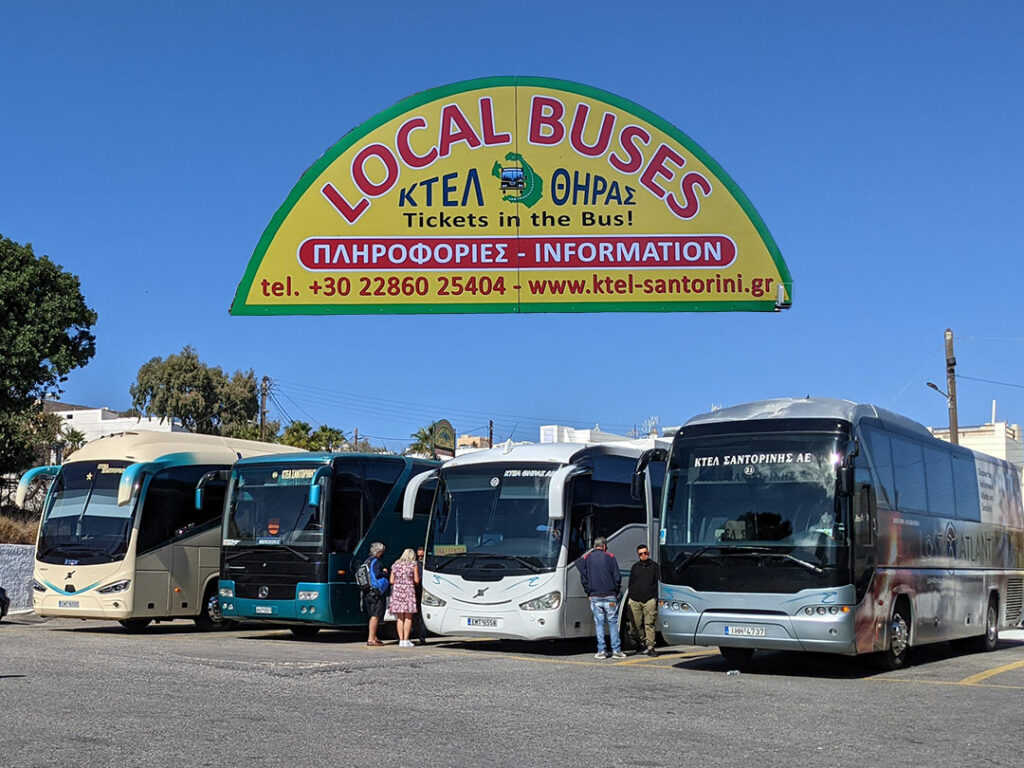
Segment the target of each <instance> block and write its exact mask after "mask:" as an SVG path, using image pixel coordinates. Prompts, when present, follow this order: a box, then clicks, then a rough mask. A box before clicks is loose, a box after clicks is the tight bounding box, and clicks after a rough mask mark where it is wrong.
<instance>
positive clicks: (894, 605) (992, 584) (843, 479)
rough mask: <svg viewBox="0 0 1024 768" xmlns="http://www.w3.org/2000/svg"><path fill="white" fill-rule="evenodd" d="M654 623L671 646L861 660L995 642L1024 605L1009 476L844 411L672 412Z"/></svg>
mask: <svg viewBox="0 0 1024 768" xmlns="http://www.w3.org/2000/svg"><path fill="white" fill-rule="evenodd" d="M660 525H661V527H660V533H659V541H660V563H661V570H662V575H661V584H660V594H659V619H658V621H659V628H660V629H661V632H662V633H663V635H664V636H665V638H666V640H668V641H669V642H671V643H687V644H697V645H715V646H719V648H720V649H721V652H722V654H723V655H724V656H725V657H726V658H728V659H730V660H731V661H734V662H738V663H742V662H744V661H747V660H749V658H750V656H751V655H752V654H753V652H754V650H755V649H779V650H796V651H821V652H828V653H839V654H848V655H853V654H864V653H873V652H878V653H879V654H880V658H881V659H883V660H884V663H885V665H886V666H887V667H889V668H897V667H900V666H902V665H903V664H904V663H905V661H906V657H907V652H908V650H909V649H910V648H912V647H914V646H918V645H924V644H926V643H934V642H940V641H954V642H956V643H958V644H961V645H964V646H966V647H970V648H975V649H978V650H991V649H993V648H994V647H995V645H996V641H997V639H998V635H999V631H1000V630H1001V629H1004V628H1008V627H1011V626H1014V625H1016V624H1017V623H1018V622H1019V621H1020V620H1021V616H1022V608H1024V606H1022V602H1024V511H1022V506H1021V489H1020V472H1019V471H1018V470H1017V469H1015V468H1014V467H1013V466H1011V465H1010V464H1008V463H1007V462H1005V461H1001V460H999V459H996V458H993V457H991V456H986V455H984V454H981V453H977V452H974V451H971V450H968V449H966V448H962V447H959V446H955V445H952V444H950V443H947V442H944V441H941V440H938V439H936V438H935V437H933V436H932V435H931V433H930V432H929V431H928V430H927V429H926V428H925V427H923V426H921V425H920V424H918V423H916V422H914V421H912V420H910V419H908V418H905V417H903V416H899V415H897V414H895V413H892V412H890V411H887V410H884V409H882V408H877V407H875V406H872V405H863V404H858V403H853V402H848V401H845V400H831V399H817V398H807V399H780V400H766V401H761V402H756V403H750V404H746V405H738V406H735V407H731V408H724V409H721V410H718V411H713V412H711V413H706V414H703V415H700V416H696V417H694V418H692V419H690V420H689V421H688V422H686V424H685V425H684V426H683V427H682V428H680V429H679V431H678V432H677V433H676V435H675V437H674V439H673V441H672V446H671V451H670V454H669V456H668V470H667V476H666V485H665V493H664V499H663V505H662V521H661V524H660Z"/></svg>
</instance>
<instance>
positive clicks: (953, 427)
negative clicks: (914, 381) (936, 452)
mask: <svg viewBox="0 0 1024 768" xmlns="http://www.w3.org/2000/svg"><path fill="white" fill-rule="evenodd" d="M925 385H926V386H927V387H928V388H929V389H934V390H935V391H936V392H938V393H939V394H940V395H942V396H943V397H944V398H946V407H947V408H948V409H949V442H951V443H953V445H959V444H960V435H959V434H958V430H957V419H956V400H954V399H953V396H952V395H950V394H949V393H947V392H943V391H942V390H941V389H939V385H938V384H936V383H935V382H932V381H926V382H925Z"/></svg>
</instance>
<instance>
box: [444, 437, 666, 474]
mask: <svg viewBox="0 0 1024 768" xmlns="http://www.w3.org/2000/svg"><path fill="white" fill-rule="evenodd" d="M667 445H668V442H667V441H666V442H665V446H666V447H667ZM654 446H655V438H650V437H648V438H643V439H641V440H622V441H617V442H614V443H531V444H529V445H513V446H511V447H507V448H506V447H505V446H499V447H497V448H488V449H486V450H483V451H473V452H472V453H466V454H463V455H462V456H457V457H455V458H454V459H449V460H448V461H446V462H445V464H444V466H445V467H462V466H467V465H470V464H491V463H514V464H572V463H574V462H576V461H577V460H578V459H579V458H580V457H581V456H584V455H587V454H590V455H594V456H627V457H629V458H633V459H635V458H638V457H639V456H640V454H641V453H643V452H644V451H645V450H647V449H649V448H653V447H654Z"/></svg>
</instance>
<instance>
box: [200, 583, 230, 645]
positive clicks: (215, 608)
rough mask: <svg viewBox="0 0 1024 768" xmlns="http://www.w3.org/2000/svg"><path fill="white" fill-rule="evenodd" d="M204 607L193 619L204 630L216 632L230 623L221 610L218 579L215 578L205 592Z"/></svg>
mask: <svg viewBox="0 0 1024 768" xmlns="http://www.w3.org/2000/svg"><path fill="white" fill-rule="evenodd" d="M201 605H202V608H201V609H200V611H199V615H198V616H196V617H195V618H194V619H193V621H194V622H195V623H196V627H197V628H198V629H199V630H200V631H202V632H216V631H218V630H221V629H227V626H228V623H227V622H226V621H224V617H223V616H222V615H221V612H220V598H219V597H218V595H217V580H216V579H213V580H212V581H211V582H210V583H209V584H208V585H207V587H206V591H205V592H204V593H203V602H202V604H201Z"/></svg>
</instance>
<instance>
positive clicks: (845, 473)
mask: <svg viewBox="0 0 1024 768" xmlns="http://www.w3.org/2000/svg"><path fill="white" fill-rule="evenodd" d="M859 453H860V445H859V444H858V443H857V441H856V440H851V441H850V442H848V443H847V444H846V448H845V449H844V450H843V458H842V461H841V462H840V464H839V475H838V478H837V479H838V486H839V495H840V496H846V497H848V496H853V475H854V469H853V457H854V456H856V455H857V454H859Z"/></svg>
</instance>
